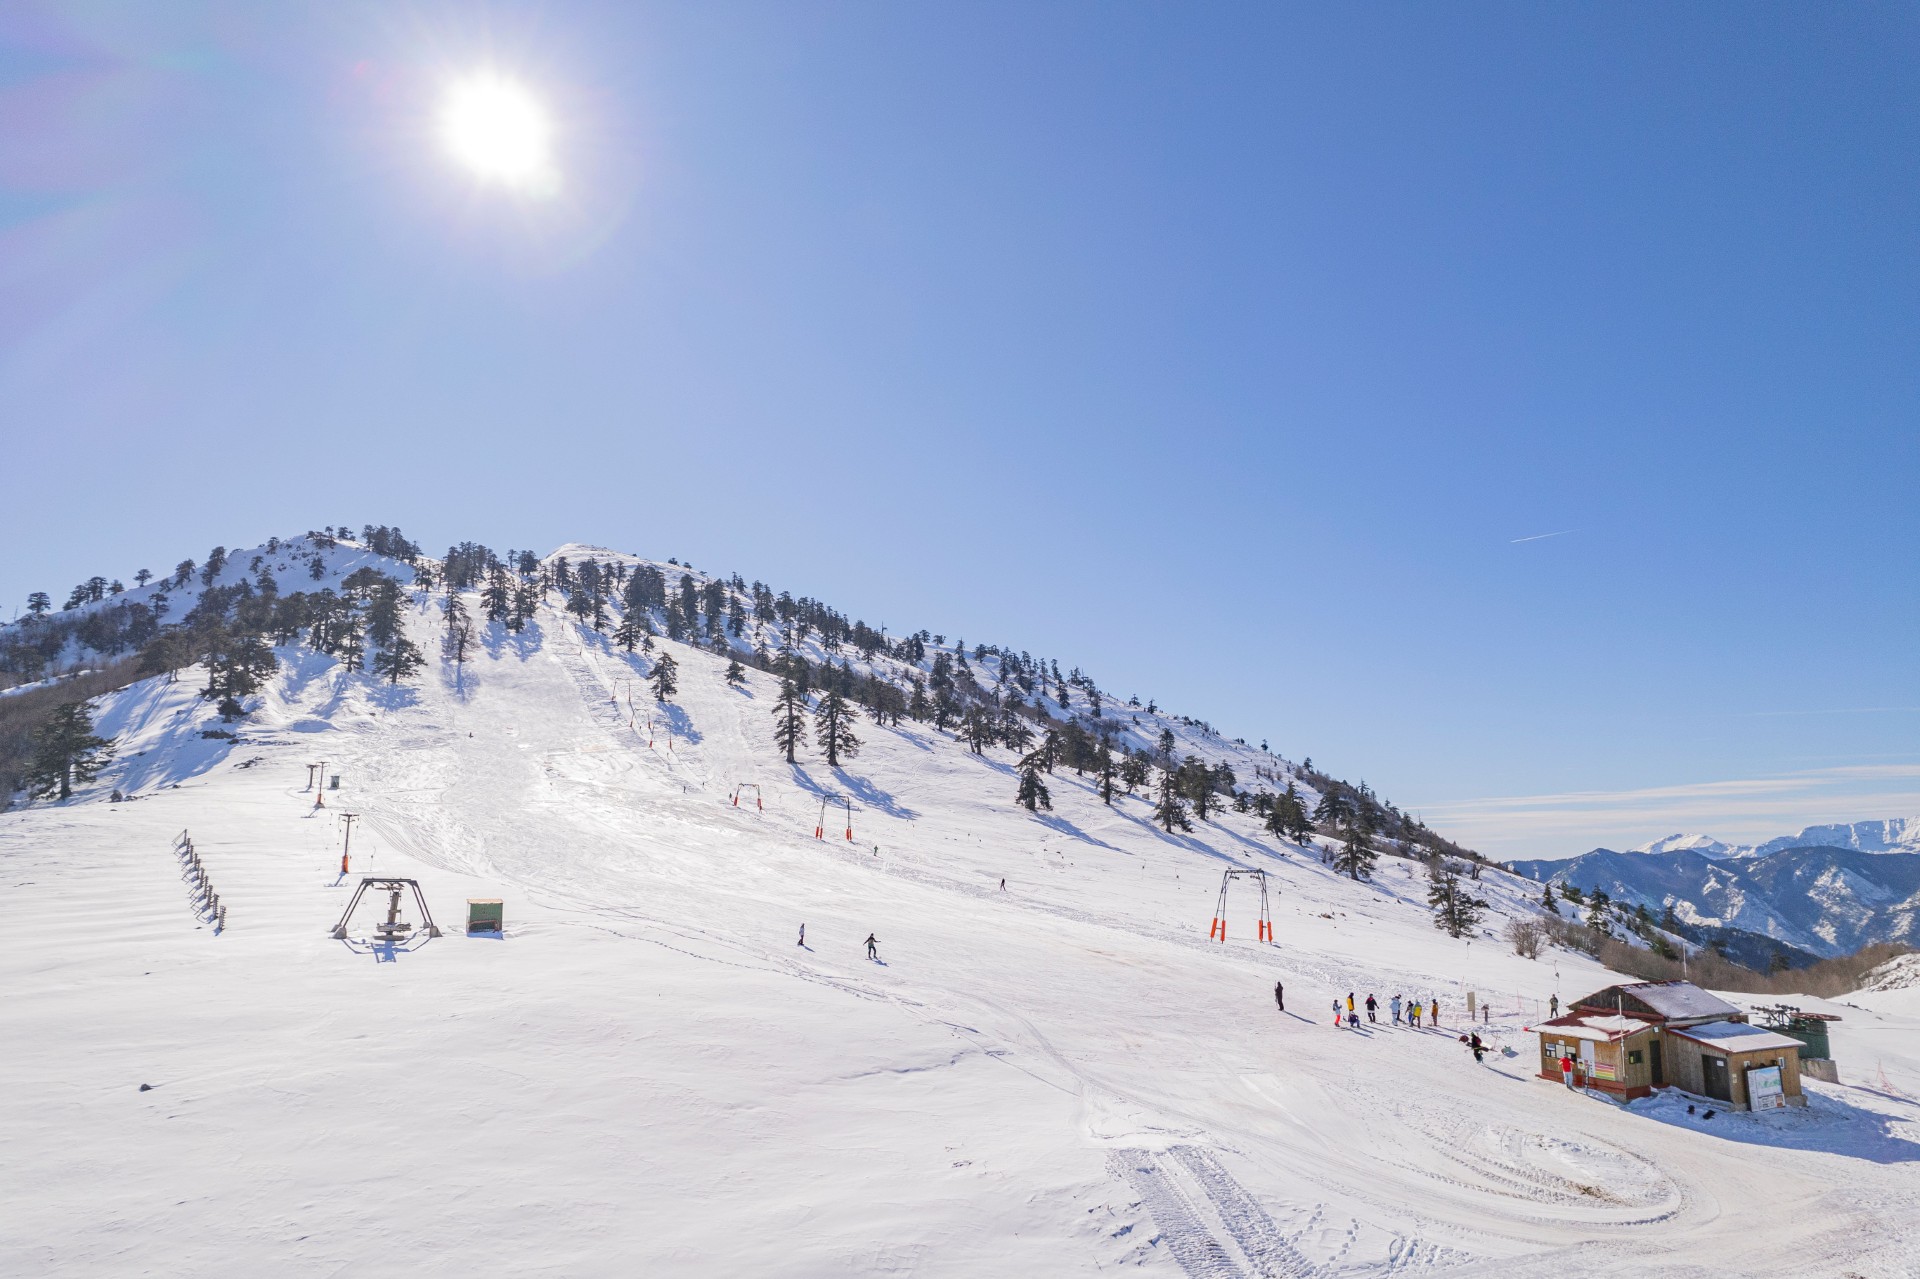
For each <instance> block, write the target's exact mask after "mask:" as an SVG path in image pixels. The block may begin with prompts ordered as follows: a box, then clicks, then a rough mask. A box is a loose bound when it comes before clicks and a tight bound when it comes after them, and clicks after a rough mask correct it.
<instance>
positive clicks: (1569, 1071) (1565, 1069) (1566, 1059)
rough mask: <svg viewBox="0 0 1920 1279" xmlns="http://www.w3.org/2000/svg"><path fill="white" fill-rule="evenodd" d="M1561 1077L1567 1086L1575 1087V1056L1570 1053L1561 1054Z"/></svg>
mask: <svg viewBox="0 0 1920 1279" xmlns="http://www.w3.org/2000/svg"><path fill="white" fill-rule="evenodd" d="M1560 1078H1561V1080H1562V1082H1564V1083H1565V1084H1566V1085H1567V1087H1569V1088H1571V1087H1573V1057H1572V1056H1571V1055H1570V1054H1567V1053H1561V1054H1560Z"/></svg>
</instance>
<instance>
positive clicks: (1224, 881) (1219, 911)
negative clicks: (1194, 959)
mask: <svg viewBox="0 0 1920 1279" xmlns="http://www.w3.org/2000/svg"><path fill="white" fill-rule="evenodd" d="M1242 877H1245V878H1248V879H1251V880H1253V881H1254V882H1255V883H1257V884H1259V885H1260V921H1259V925H1258V928H1257V930H1256V931H1257V933H1258V935H1259V939H1260V940H1261V941H1266V942H1270V941H1272V940H1273V914H1272V912H1271V911H1269V910H1268V909H1267V872H1266V871H1264V870H1230V871H1228V872H1227V873H1226V874H1224V875H1222V876H1221V877H1220V901H1219V903H1218V904H1217V905H1215V906H1214V908H1213V927H1212V928H1210V929H1208V930H1207V937H1208V938H1209V939H1210V940H1215V941H1225V940H1226V939H1227V889H1228V887H1230V886H1231V885H1232V883H1233V881H1234V880H1236V879H1240V878H1242Z"/></svg>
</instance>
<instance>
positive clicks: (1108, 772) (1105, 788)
mask: <svg viewBox="0 0 1920 1279" xmlns="http://www.w3.org/2000/svg"><path fill="white" fill-rule="evenodd" d="M1094 766H1095V767H1096V768H1097V769H1098V770H1099V772H1100V802H1101V803H1103V804H1105V805H1106V806H1107V807H1108V808H1112V807H1113V782H1114V777H1115V773H1116V770H1115V768H1114V766H1113V747H1112V746H1110V745H1108V743H1107V741H1106V739H1105V738H1102V739H1101V741H1100V749H1099V751H1098V752H1097V753H1096V754H1095V755H1094Z"/></svg>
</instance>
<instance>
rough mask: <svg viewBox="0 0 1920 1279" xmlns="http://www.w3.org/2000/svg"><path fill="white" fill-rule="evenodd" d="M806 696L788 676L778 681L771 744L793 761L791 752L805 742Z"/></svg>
mask: <svg viewBox="0 0 1920 1279" xmlns="http://www.w3.org/2000/svg"><path fill="white" fill-rule="evenodd" d="M806 715H807V696H806V694H805V693H802V692H801V691H800V686H799V685H797V684H795V683H794V682H793V678H792V677H791V676H788V677H786V678H784V679H782V680H781V681H780V696H778V697H777V698H775V699H774V702H773V719H774V724H773V744H774V745H775V746H778V747H779V748H780V749H781V750H782V751H784V752H785V753H786V756H787V763H789V764H791V763H793V752H794V751H795V750H796V749H797V748H799V747H801V746H805V745H806V744H807V719H806Z"/></svg>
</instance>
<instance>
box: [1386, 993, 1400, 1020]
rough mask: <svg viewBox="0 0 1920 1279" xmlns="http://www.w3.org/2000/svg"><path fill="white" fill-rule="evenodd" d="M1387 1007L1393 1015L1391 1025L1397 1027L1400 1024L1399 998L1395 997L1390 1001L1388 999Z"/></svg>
mask: <svg viewBox="0 0 1920 1279" xmlns="http://www.w3.org/2000/svg"><path fill="white" fill-rule="evenodd" d="M1387 1007H1388V1009H1390V1010H1391V1011H1392V1013H1393V1024H1394V1025H1396V1026H1398V1025H1399V1024H1400V996H1398V995H1395V996H1394V997H1393V998H1392V999H1389V1000H1388V1001H1387Z"/></svg>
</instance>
